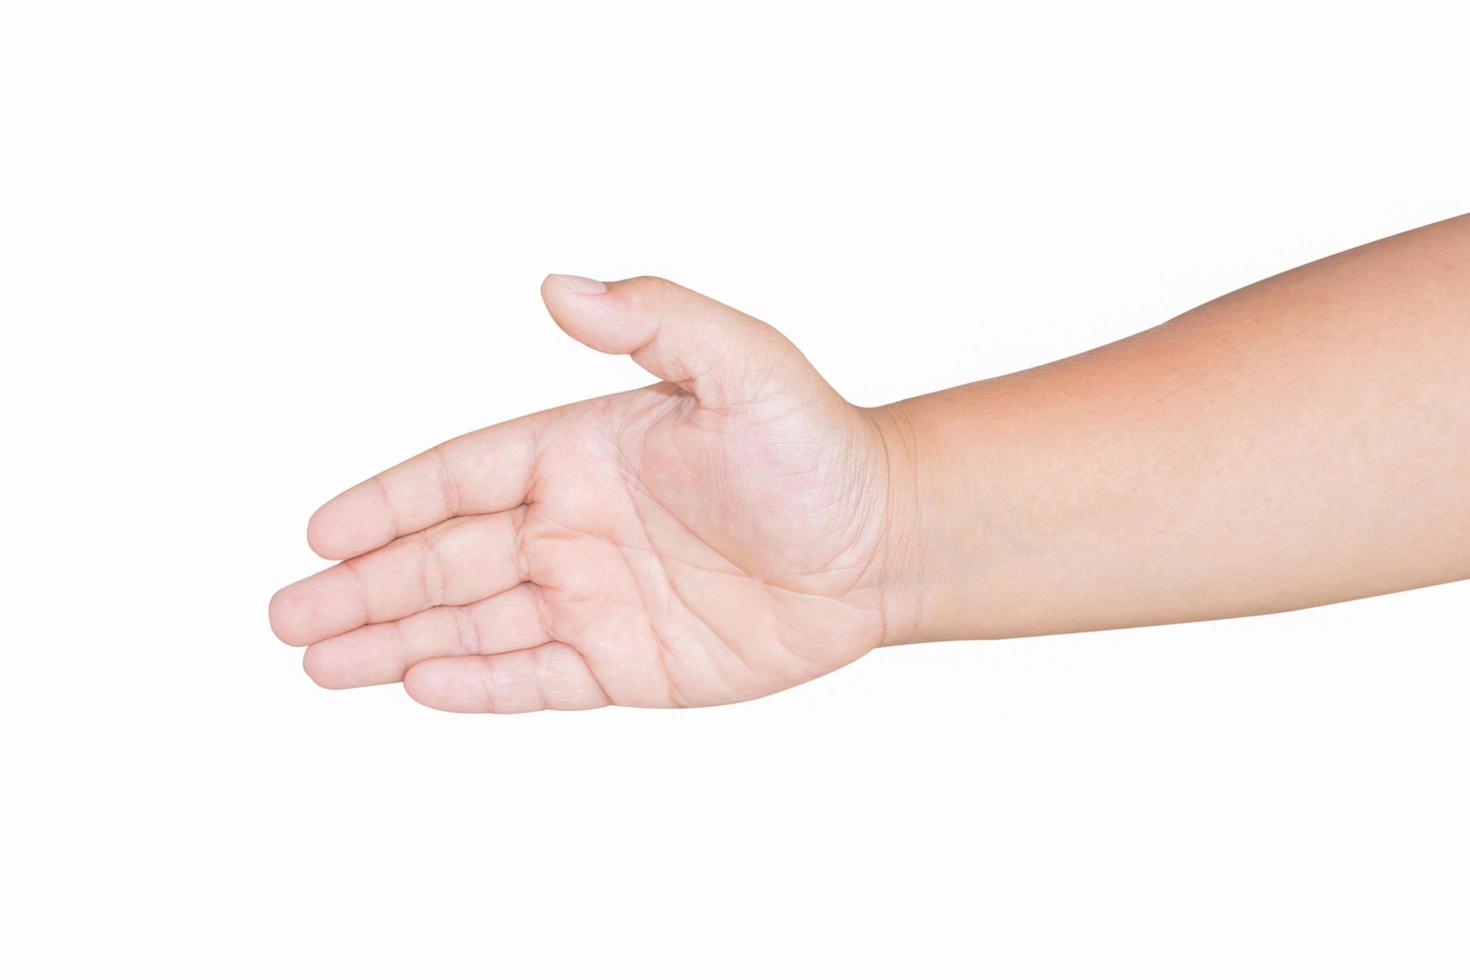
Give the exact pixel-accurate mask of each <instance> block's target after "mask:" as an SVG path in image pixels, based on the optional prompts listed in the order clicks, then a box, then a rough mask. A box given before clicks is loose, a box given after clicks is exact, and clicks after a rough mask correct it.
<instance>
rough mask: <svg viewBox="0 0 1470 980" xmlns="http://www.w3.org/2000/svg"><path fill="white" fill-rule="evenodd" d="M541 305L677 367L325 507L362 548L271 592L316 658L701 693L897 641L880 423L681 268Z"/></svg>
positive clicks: (584, 690)
mask: <svg viewBox="0 0 1470 980" xmlns="http://www.w3.org/2000/svg"><path fill="white" fill-rule="evenodd" d="M543 295H544V297H545V299H546V302H547V306H548V308H549V309H550V310H551V312H552V315H553V317H555V319H556V320H557V322H558V323H559V324H560V325H561V326H562V327H563V329H565V330H566V331H567V332H568V333H569V334H571V335H572V336H573V337H575V338H577V339H578V340H580V341H582V342H583V343H586V344H588V345H589V346H592V347H594V348H597V349H599V350H603V351H607V352H610V353H626V354H632V356H633V357H634V359H635V360H636V361H638V363H639V364H641V365H643V366H644V367H645V368H647V369H648V370H649V371H651V372H652V373H653V374H655V375H656V376H658V377H659V378H662V379H663V381H662V382H661V383H659V384H656V385H654V386H652V387H649V388H644V389H640V390H637V391H631V392H625V393H623V394H619V395H612V396H609V397H606V398H599V399H595V400H593V401H588V402H581V403H578V404H575V405H568V406H565V407H563V408H558V409H553V410H551V411H548V412H542V413H540V414H537V415H532V416H528V417H526V418H522V419H517V420H515V421H512V422H507V423H503V424H501V425H497V426H492V427H491V428H488V429H483V430H480V431H479V432H475V433H471V434H469V435H466V436H462V437H460V438H458V439H455V440H453V441H451V442H448V443H445V444H443V445H442V446H439V447H436V448H435V449H432V450H430V451H428V452H426V453H424V454H422V455H420V456H417V457H415V458H414V459H411V460H409V461H407V462H405V463H402V464H400V465H399V466H396V467H394V468H393V469H390V470H388V471H386V472H384V473H382V474H380V475H379V476H377V477H374V478H373V479H371V480H369V481H367V482H365V483H363V484H360V485H358V486H356V487H354V488H352V489H351V490H348V491H346V492H345V493H343V494H342V495H340V496H339V497H337V498H336V499H334V500H333V501H331V502H330V503H328V504H327V505H325V506H324V507H323V508H322V509H321V510H320V511H318V512H317V514H316V515H315V516H314V517H313V518H312V522H311V525H310V527H309V529H308V539H309V541H310V542H311V545H312V547H313V549H314V550H316V551H317V552H318V553H319V554H321V555H322V556H323V557H326V558H332V559H345V560H344V561H343V562H342V563H341V564H339V565H337V566H334V567H333V568H329V569H327V570H326V571H323V572H321V573H319V574H317V575H314V576H312V577H311V578H308V579H305V580H303V581H301V582H298V583H296V584H294V585H291V586H288V587H287V588H285V589H283V590H281V591H280V592H279V593H277V594H276V596H275V597H274V598H273V599H272V601H271V623H272V626H273V627H274V629H275V631H276V633H277V635H279V636H280V637H281V638H282V639H283V640H285V641H287V642H289V643H293V644H298V645H299V644H310V646H309V647H308V649H307V653H306V668H307V671H308V673H310V674H311V676H312V677H313V678H314V679H315V680H316V681H317V682H318V683H321V684H323V685H324V686H327V687H356V686H361V685H366V684H379V683H391V682H396V681H400V680H401V681H403V682H404V684H405V686H406V687H407V688H408V691H409V693H410V694H412V695H413V696H414V697H415V698H417V699H418V700H419V701H422V702H423V703H425V704H428V705H430V706H432V707H437V708H446V709H450V710H461V711H497V712H511V711H526V710H535V709H539V708H589V707H598V706H601V705H606V704H625V705H640V706H689V705H708V704H720V703H725V702H730V701H739V700H744V699H747V698H752V697H758V696H760V695H763V694H769V693H771V692H773V691H778V690H781V689H783V688H786V687H790V686H792V685H794V684H798V683H800V682H802V681H805V680H809V679H811V678H812V677H815V676H817V675H819V674H823V673H826V672H827V671H830V670H832V669H834V668H836V667H840V666H842V665H843V664H845V663H848V662H850V661H852V660H854V659H855V658H857V657H858V656H860V655H862V654H863V653H864V652H866V651H867V650H869V649H871V648H872V647H873V646H875V645H878V644H879V643H881V642H882V641H883V638H884V636H885V628H886V615H887V610H886V608H885V595H884V590H883V581H884V575H885V568H886V565H887V563H888V561H889V558H890V553H891V550H892V548H893V544H894V542H893V541H891V540H890V536H889V531H888V528H889V519H888V517H889V515H888V508H889V503H888V502H889V498H890V486H889V472H888V465H887V453H886V451H885V442H884V438H883V435H882V433H881V430H880V426H879V424H878V423H877V422H876V421H875V419H874V418H873V417H872V416H871V415H869V414H868V413H865V412H863V411H861V410H859V409H857V408H855V407H853V406H852V405H850V404H848V403H847V402H846V401H844V400H843V399H842V398H841V397H840V396H839V395H838V394H837V393H836V392H835V391H833V390H832V389H831V388H830V387H829V386H828V385H827V384H826V382H824V381H823V380H822V379H821V377H820V376H819V375H817V373H816V372H815V371H814V370H813V369H812V367H811V366H810V365H809V364H808V363H807V362H806V360H805V358H803V357H802V355H801V354H800V352H798V351H797V350H796V348H795V347H793V346H792V345H791V344H790V343H789V342H788V341H787V340H786V339H785V338H784V337H782V336H781V335H780V334H779V333H777V332H776V331H775V330H773V329H772V328H770V327H769V326H767V325H766V324H764V323H761V322H760V321H758V320H754V319H752V318H750V317H747V316H745V315H744V314H741V313H738V312H737V311H735V310H732V309H730V308H728V307H725V306H722V305H721V304H719V303H716V302H714V301H713V300H710V299H708V298H706V297H703V296H700V295H698V294H696V293H692V292H690V291H688V290H685V289H682V288H681V287H678V286H675V285H673V284H672V283H668V282H665V281H663V280H658V279H647V278H644V279H632V280H626V281H624V282H620V283H612V284H607V285H606V286H604V284H601V283H594V282H592V281H590V280H579V279H575V278H571V277H552V278H550V279H548V280H547V283H546V284H545V285H544V286H543Z"/></svg>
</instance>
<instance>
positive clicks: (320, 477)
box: [0, 0, 1470, 978]
mask: <svg viewBox="0 0 1470 980" xmlns="http://www.w3.org/2000/svg"><path fill="white" fill-rule="evenodd" d="M1456 6H1457V5H1456ZM1451 8H1452V5H1449V4H1446V5H1444V6H1443V7H1439V8H1436V7H1432V6H1427V5H1418V6H1416V5H1415V4H1406V3H1397V4H1375V5H1367V6H1363V7H1358V6H1355V5H1352V4H1342V3H1334V4H1330V5H1329V4H1323V5H1321V6H1316V5H1311V6H1308V5H1302V4H1292V3H1286V4H1282V3H1279V2H1278V3H1272V4H1269V5H1256V4H1240V3H1232V4H1228V5H1227V4H1210V5H1206V4H1177V3H1171V4H1155V5H1149V4H1144V5H1139V4H1123V5H1119V4H1071V5H1067V4H1012V5H1007V6H1006V8H1005V9H995V10H990V11H982V10H981V9H980V7H979V6H978V5H953V6H948V5H926V4H915V3H904V4H893V5H891V6H866V5H854V4H842V5H832V6H830V7H829V6H801V5H793V4H790V3H781V4H767V3H743V4H738V5H737V4H721V5H706V4H697V3H670V4H616V3H596V4H593V3H585V4H550V3H548V4H531V3H526V4H519V5H507V4H493V3H480V4H469V3H466V4H441V3H399V4H392V3H364V2H353V3H308V2H300V0H293V2H288V3H261V2H254V3H174V4H162V3H127V4H120V3H96V4H76V3H65V2H56V0H50V2H34V3H26V2H15V0H12V2H9V3H6V4H5V5H4V6H3V8H0V10H3V12H0V127H3V128H0V140H3V142H4V147H3V154H0V168H3V170H4V177H3V181H0V330H3V333H4V355H3V361H0V382H3V386H0V400H3V406H0V407H3V418H4V426H5V431H4V436H5V445H6V449H7V452H6V453H5V469H6V471H7V475H6V476H5V478H4V481H3V484H0V493H3V495H4V513H5V514H6V515H7V516H8V518H9V522H8V528H7V534H6V542H7V543H6V547H5V549H4V554H5V557H6V561H5V562H4V563H3V567H0V579H3V592H0V594H3V595H4V597H5V609H4V614H5V628H4V633H3V637H4V641H5V642H4V665H5V674H4V678H3V681H0V726H3V728H4V745H5V748H4V762H3V766H4V770H3V780H4V782H3V786H0V792H3V795H4V798H5V801H6V802H5V803H4V809H3V811H0V820H3V822H4V833H3V840H4V843H3V845H0V847H3V849H4V854H3V865H0V889H3V901H4V903H5V905H6V906H7V908H6V909H5V910H4V921H5V928H4V932H5V934H6V938H5V939H4V941H3V943H0V967H3V972H4V973H6V974H7V975H9V976H16V977H22V976H24V977H40V976H104V975H108V976H116V975H122V974H126V973H129V972H133V971H136V975H144V976H188V977H201V976H230V975H239V976H349V975H350V976H410V975H415V976H439V975H450V974H454V975H474V974H486V975H490V974H493V975H496V976H512V977H532V976H564V975H565V976H570V975H576V974H578V973H588V974H590V973H596V974H599V975H609V974H610V975H627V976H658V977H663V976H683V975H687V976H700V977H704V976H739V977H748V976H765V975H774V976H796V975H803V976H837V975H873V976H960V975H965V976H972V975H984V976H989V977H1095V976H1125V977H1129V978H1138V977H1170V978H1177V977H1242V976H1252V977H1315V976H1322V977H1326V976H1332V977H1343V976H1364V977H1408V976H1413V977H1416V978H1432V977H1464V976H1466V975H1467V972H1470V936H1467V931H1466V930H1467V922H1470V890H1467V884H1466V882H1467V881H1470V845H1467V832H1466V828H1467V827H1470V802H1467V795H1466V772H1467V756H1470V710H1467V704H1470V700H1467V695H1470V659H1467V657H1466V625H1465V611H1466V604H1467V599H1470V586H1467V585H1465V584H1459V585H1452V586H1445V587H1441V588H1437V589H1431V590H1427V591H1424V592H1420V593H1415V594H1405V595H1398V596H1391V597H1386V598H1381V599H1373V600H1368V601H1362V602H1355V603H1350V604H1346V605H1342V606H1338V607H1332V608H1325V609H1319V610H1313V611H1308V612H1303V613H1296V614H1289V615H1281V616H1272V617H1267V618H1262V619H1257V620H1247V621H1233V622H1222V623H1212V624H1201V625H1189V626H1174V627H1168V628H1158V629H1143V630H1132V631H1126V632H1118V633H1111V634H1094V635H1083V636H1066V637H1056V638H1045V639H1031V640H1021V641H1010V642H999V643H954V644H947V645H936V646H929V647H912V648H903V649H892V650H883V651H879V652H877V653H875V654H873V655H872V656H870V657H868V658H866V659H865V660H863V661H862V662H860V663H858V664H856V665H854V666H853V667H850V668H848V669H845V670H843V671H840V672H839V673H837V674H835V675H833V676H831V677H828V678H826V679H824V680H822V681H819V682H817V683H814V684H811V685H808V686H806V687H803V688H800V689H797V690H793V691H790V692H788V693H785V694H782V695H779V696H776V697H773V698H770V699H767V700H764V701H759V702H754V703H750V704H743V705H737V706H733V707H727V708H718V709H708V710H699V711H689V712H667V711H666V712H657V711H637V710H626V709H609V710H604V711H598V712H589V713H582V714H555V713H545V714H539V715H534V716H519V717H483V716H453V715H446V714H439V713H435V712H432V711H429V710H427V709H425V708H422V707H419V706H417V705H416V704H414V703H412V702H411V701H409V700H408V699H407V698H406V697H405V696H404V695H403V693H402V691H401V690H400V689H398V688H396V687H386V688H378V689H372V690H366V691H355V692H344V693H330V692H326V691H322V690H319V689H317V688H316V687H314V686H313V685H312V684H311V683H310V681H309V680H308V679H307V678H306V677H305V676H304V675H303V674H302V673H301V671H300V666H299V655H298V653H297V652H296V651H293V650H290V649H287V648H286V647H283V646H281V645H280V644H279V643H277V642H276V641H275V639H274V638H273V637H272V636H271V634H270V632H269V629H268V627H267V622H266V615H265V612H266V601H267V599H268V598H269V596H270V595H271V593H272V592H273V591H274V590H275V589H276V588H277V587H278V586H280V585H282V584H284V583H286V582H287V581H290V580H292V579H294V578H297V577H299V576H301V575H304V574H307V573H309V572H311V571H313V570H314V569H316V568H317V567H319V564H320V563H319V562H318V561H316V560H315V559H313V558H312V556H311V555H310V554H309V552H308V551H307V549H306V546H305V541H304V534H303V532H304V527H305V521H306V517H307V516H308V514H309V513H310V512H311V510H312V509H313V508H314V507H315V506H316V505H317V504H318V503H320V502H321V501H323V500H324V499H326V498H327V497H328V496H330V495H331V494H332V493H334V492H336V491H337V490H339V489H342V488H344V487H346V486H347V485H349V484H351V483H353V482H355V481H357V480H358V479H360V478H362V477H364V476H366V475H368V474H369V473H371V472H373V471H376V470H378V469H380V468H382V467H383V466H386V465H388V464H390V463H393V462H395V461H397V460H398V459H399V458H401V457H404V456H406V455H409V454H411V453H413V452H416V451H418V450H419V449H422V448H424V447H426V446H428V445H430V444H432V443H434V442H437V441H439V440H441V439H443V438H445V437H447V436H450V435H454V434H457V433H459V432H461V431H464V430H467V429H471V428H476V427H478V426H480V425H483V424H487V423H489V422H493V421H496V420H499V419H502V418H506V417H510V416H514V415H519V414H522V413H525V412H528V411H532V410H536V409H539V408H543V407H548V406H551V405H555V404H559V403H562V402H565V401H570V400H575V399H579V398H583V397H587V396H591V395H594V394H599V393H602V392H605V391H610V390H617V389H622V388H628V387H633V386H636V385H640V384H642V383H644V381H643V378H642V376H641V375H640V373H639V372H638V370H637V368H636V367H635V366H633V365H632V364H630V363H628V362H626V361H625V360H619V359H612V358H608V357H606V356H603V355H599V354H596V353H593V352H591V351H589V350H586V349H583V348H580V347H578V346H577V345H576V344H574V343H573V342H572V341H570V340H568V339H567V338H566V337H564V336H563V335H562V334H561V333H560V332H559V331H558V330H556V329H555V327H554V326H553V325H552V324H551V323H550V321H549V319H548V318H547V317H546V315H545V313H544V312H543V311H542V309H541V307H540V305H539V300H538V297H537V292H536V287H537V283H538V282H539V280H540V279H541V277H542V275H543V274H545V273H546V272H550V271H558V272H569V273H579V274H583V275H591V276H597V277H601V278H615V277H622V276H627V275H633V274H638V273H645V272H646V273H657V274H661V275H664V276H668V277H670V278H674V279H677V280H679V281H682V282H685V283H687V284H689V285H691V286H693V287H694V288H697V289H700V290H701V291H704V292H707V293H710V294H712V295H714V296H716V297H718V298H720V299H723V300H725V301H727V302H730V303H732V304H733V305H736V306H739V307H741V308H744V309H746V310H748V311H750V312H752V313H755V314H756V315H758V316H761V317H763V318H765V319H768V320H770V321H771V322H773V323H775V324H776V325H777V326H779V327H781V328H782V329H783V330H785V331H786V332H787V333H788V334H789V335H790V336H791V337H792V338H794V339H795V340H796V341H797V343H798V344H800V345H801V346H802V347H803V348H804V349H805V350H806V351H807V353H808V354H809V356H810V357H811V359H812V361H813V362H814V363H816V364H817V365H818V366H819V367H820V368H821V369H822V370H823V371H824V372H825V373H826V374H827V376H828V377H829V378H830V379H831V380H832V381H833V382H834V384H835V385H836V386H837V387H838V389H839V390H841V391H842V392H843V393H844V394H846V395H847V396H848V397H849V398H851V399H852V400H853V401H855V402H858V403H860V404H872V403H880V402H884V401H888V400H892V399H895V398H899V397H902V396H907V395H910V394H914V393H918V392H921V391H925V390H930V389H934V388H938V387H942V386H948V385H953V384H958V383H962V382H965V381H969V380H974V379H976V378H980V377H985V376H989V375H994V374H997V373H1002V372H1006V371H1010V370H1014V369H1018V368H1022V367H1026V366H1029V365H1032V364H1035V363H1039V362H1042V361H1045V360H1049V359H1052V358H1055V357H1058V356H1061V355H1064V354H1068V353H1072V352H1075V351H1077V350H1080V349H1083V348H1086V347H1090V346H1095V345H1097V344H1100V343H1104V342H1107V341H1109V340H1112V339H1115V338H1117V337H1119V336H1122V335H1124V334H1127V333H1131V332H1134V331H1136V330H1138V329H1142V328H1145V327H1148V326H1150V325H1152V324H1154V323H1157V322H1159V321H1160V320H1163V319H1165V318H1167V317H1169V316H1171V315H1173V314H1175V313H1178V312H1180V311H1182V310H1183V309H1185V308H1188V307H1190V306H1193V305H1195V304H1197V303H1199V302H1202V301H1204V300H1206V299H1209V298H1210V297H1212V296H1214V295H1217V294H1219V293H1221V292H1224V291H1228V290H1230V289H1233V288H1236V287H1238V286H1241V285H1243V284H1245V283H1248V282H1250V281H1252V280H1254V279H1258V278H1260V277H1262V276H1265V275H1268V274H1271V273H1274V272H1277V271H1280V270H1282V269H1284V268H1288V267H1290V266H1293V265H1296V264H1299V263H1301V262H1304V261H1307V260H1310V259H1313V258H1316V257H1318V256H1321V255H1324V254H1328V253H1331V252H1334V251H1337V250H1340V249H1342V248H1345V247H1349V246H1352V245H1355V244H1359V243H1361V242H1364V241H1368V240H1371V239H1374V238H1377V237H1381V236H1383V235H1386V234H1390V233H1393V232H1396V231H1399V230H1403V229H1406V228H1409V227H1413V226H1416V225H1419V224H1424V223H1427V222H1430V221H1433V220H1437V219H1440V218H1444V217H1448V216H1450V215H1452V214H1456V213H1460V212H1463V211H1466V210H1470V185H1467V175H1470V140H1467V127H1466V115H1465V96H1466V93H1467V91H1470V72H1467V69H1466V58H1465V50H1464V37H1465V34H1464V33H1463V31H1462V30H1461V29H1459V27H1457V25H1455V24H1453V23H1451V21H1450V19H1449V18H1448V16H1447V15H1448V13H1449V11H1450V10H1451ZM1460 26H1463V25H1460ZM1058 601H1065V597H1059V600H1058Z"/></svg>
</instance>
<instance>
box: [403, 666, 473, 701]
mask: <svg viewBox="0 0 1470 980" xmlns="http://www.w3.org/2000/svg"><path fill="white" fill-rule="evenodd" d="M463 679H464V671H463V668H462V667H456V666H455V665H454V664H452V663H448V662H445V661H443V660H437V659H436V660H425V661H423V662H422V663H418V664H414V665H413V666H412V667H410V668H408V670H407V671H406V672H405V673H404V675H403V690H404V691H406V692H407V693H408V696H409V697H411V698H413V699H414V700H415V701H417V702H418V703H419V704H421V705H423V706H424V707H426V708H433V709H435V710H436V711H452V712H455V713H457V714H478V713H483V712H484V711H486V710H487V709H486V707H485V704H484V701H485V695H484V692H483V690H482V691H481V693H480V695H479V697H475V696H474V695H473V694H472V693H471V692H469V691H467V690H466V688H465V685H464V683H463Z"/></svg>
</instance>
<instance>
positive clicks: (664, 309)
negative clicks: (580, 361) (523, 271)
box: [541, 276, 831, 407]
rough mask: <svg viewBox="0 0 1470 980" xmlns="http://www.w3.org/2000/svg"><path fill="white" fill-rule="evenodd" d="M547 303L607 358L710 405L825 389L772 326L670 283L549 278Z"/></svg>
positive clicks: (544, 287) (544, 292) (642, 279)
mask: <svg viewBox="0 0 1470 980" xmlns="http://www.w3.org/2000/svg"><path fill="white" fill-rule="evenodd" d="M541 298H542V299H543V300H545V301H546V308H547V309H548V310H550V311H551V317H552V319H554V320H555V321H556V322H557V325H558V326H560V327H561V328H562V329H563V330H565V331H566V332H567V333H568V334H570V335H571V336H572V337H573V338H575V339H576V340H579V341H581V342H582V343H584V344H586V345H587V346H588V347H591V348H593V349H594V350H600V351H603V352H604V353H607V354H630V355H632V357H633V360H634V361H636V362H637V363H638V364H639V366H640V367H642V368H644V369H645V370H647V371H649V372H650V373H652V374H654V375H656V376H657V377H659V378H662V379H663V380H665V381H669V382H672V383H673V384H676V385H678V386H679V387H680V388H683V389H684V390H685V391H688V392H689V393H691V394H693V395H694V396H695V397H696V398H698V399H699V402H700V404H701V405H704V406H707V407H719V406H731V405H735V404H739V403H742V402H748V401H751V400H754V399H756V398H759V397H760V396H761V395H763V394H769V393H774V392H775V391H789V390H790V389H791V388H793V387H797V388H802V387H806V386H808V385H819V386H821V387H824V388H825V387H826V382H824V381H822V379H821V378H820V376H818V374H817V373H816V371H815V369H813V368H812V366H811V365H810V364H809V363H808V362H807V360H806V358H805V357H803V356H802V354H801V352H800V351H799V350H797V349H796V346H795V345H794V344H792V343H791V341H789V340H787V339H786V338H785V337H783V336H782V335H781V334H780V333H779V332H778V331H777V330H776V329H775V328H774V327H772V326H770V325H769V324H766V323H762V322H761V321H760V320H757V319H756V318H755V317H752V316H747V315H745V314H744V313H741V312H740V311H739V310H735V309H731V308H730V307H728V306H726V305H724V304H723V303H718V302H716V301H715V300H712V299H710V298H709V297H708V296H702V295H700V294H699V293H696V292H694V291H693V290H692V289H685V288H684V287H683V286H680V285H677V284H675V283H672V282H669V281H668V280H667V279H659V278H656V277H654V276H639V277H637V278H636V279H624V280H622V281H620V282H599V281H597V280H595V279H584V278H582V277H581V276H547V277H546V280H545V282H543V283H542V284H541ZM828 390H829V391H830V390H831V389H830V388H829V389H828Z"/></svg>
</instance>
